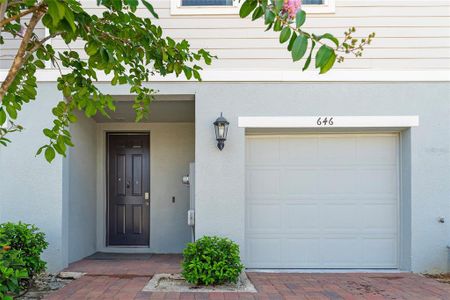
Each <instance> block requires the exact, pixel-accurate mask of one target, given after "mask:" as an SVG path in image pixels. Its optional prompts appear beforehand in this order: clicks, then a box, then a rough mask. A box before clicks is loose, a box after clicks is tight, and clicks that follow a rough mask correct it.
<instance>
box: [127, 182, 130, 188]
mask: <svg viewBox="0 0 450 300" xmlns="http://www.w3.org/2000/svg"><path fill="white" fill-rule="evenodd" d="M129 188H130V181H129V180H127V189H129Z"/></svg>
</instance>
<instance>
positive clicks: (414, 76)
mask: <svg viewBox="0 0 450 300" xmlns="http://www.w3.org/2000/svg"><path fill="white" fill-rule="evenodd" d="M7 73H8V71H7V70H4V69H3V70H0V82H1V81H3V80H4V79H5V78H6V75H7ZM200 74H201V76H202V81H204V82H450V70H402V71H399V70H398V71H375V70H331V71H330V72H328V73H327V74H323V75H319V74H318V73H317V72H314V71H306V72H301V71H269V70H260V71H257V70H251V71H250V70H249V71H244V70H242V71H239V70H236V71H232V70H220V71H219V70H211V69H209V70H204V71H201V72H200ZM59 76H60V73H59V71H58V70H48V69H47V70H38V71H37V72H36V77H37V81H38V82H56V78H58V77H59ZM111 79H112V76H109V75H105V74H104V73H101V72H98V82H110V81H111ZM151 81H152V82H186V81H189V80H187V79H186V78H185V77H184V76H180V77H175V76H174V75H168V76H165V77H164V76H160V75H155V76H153V77H151ZM191 82H194V80H191Z"/></svg>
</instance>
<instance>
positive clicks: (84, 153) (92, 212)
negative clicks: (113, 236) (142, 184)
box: [64, 114, 97, 263]
mask: <svg viewBox="0 0 450 300" xmlns="http://www.w3.org/2000/svg"><path fill="white" fill-rule="evenodd" d="M77 117H78V122H77V123H75V124H73V125H72V126H71V128H70V132H71V134H72V140H73V143H74V144H75V147H73V148H70V150H69V154H68V157H67V159H66V161H67V163H66V164H65V165H64V166H65V167H67V172H66V174H67V175H68V185H67V188H68V191H67V195H68V206H67V207H68V208H67V214H68V226H67V230H68V255H69V263H70V262H73V261H76V260H79V259H82V258H83V257H86V256H88V255H90V254H92V253H94V252H95V251H96V242H97V235H96V230H95V228H96V224H97V181H96V175H97V135H96V129H97V124H96V123H95V122H94V121H93V120H92V119H88V118H86V117H85V116H84V115H83V114H78V115H77Z"/></svg>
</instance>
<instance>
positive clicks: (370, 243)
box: [363, 237, 398, 268]
mask: <svg viewBox="0 0 450 300" xmlns="http://www.w3.org/2000/svg"><path fill="white" fill-rule="evenodd" d="M397 255H398V254H397V239H396V238H394V237H392V238H378V239H377V238H366V239H364V241H363V257H364V260H363V261H364V266H365V267H366V268H396V267H397Z"/></svg>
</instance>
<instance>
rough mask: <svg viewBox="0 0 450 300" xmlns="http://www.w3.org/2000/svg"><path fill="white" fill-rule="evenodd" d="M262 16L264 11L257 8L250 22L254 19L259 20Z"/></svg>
mask: <svg viewBox="0 0 450 300" xmlns="http://www.w3.org/2000/svg"><path fill="white" fill-rule="evenodd" d="M263 15H264V9H263V8H262V6H258V7H257V8H256V9H255V10H254V11H253V15H252V21H255V20H256V19H259V18H261V17H262V16H263Z"/></svg>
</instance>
